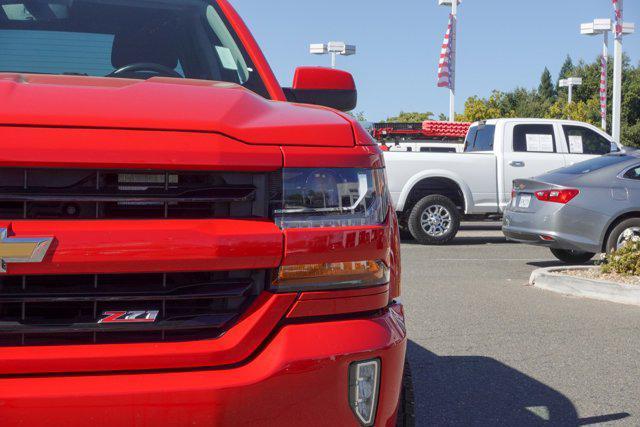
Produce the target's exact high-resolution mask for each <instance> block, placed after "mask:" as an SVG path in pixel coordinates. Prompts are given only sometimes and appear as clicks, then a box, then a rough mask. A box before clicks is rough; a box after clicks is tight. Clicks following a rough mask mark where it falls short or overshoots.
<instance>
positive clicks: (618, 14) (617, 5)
mask: <svg viewBox="0 0 640 427" xmlns="http://www.w3.org/2000/svg"><path fill="white" fill-rule="evenodd" d="M613 11H614V20H615V30H614V34H615V36H616V38H617V39H619V38H621V37H622V12H623V11H622V0H613Z"/></svg>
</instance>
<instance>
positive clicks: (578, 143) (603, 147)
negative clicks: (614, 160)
mask: <svg viewBox="0 0 640 427" xmlns="http://www.w3.org/2000/svg"><path fill="white" fill-rule="evenodd" d="M562 128H563V129H564V135H565V137H566V138H567V142H568V143H569V152H570V153H572V154H591V155H602V154H609V153H610V152H611V141H609V140H608V139H606V138H605V137H603V136H602V135H600V134H599V133H597V132H594V131H593V130H591V129H588V128H585V127H582V126H570V125H564V126H562Z"/></svg>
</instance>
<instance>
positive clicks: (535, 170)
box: [499, 123, 565, 209]
mask: <svg viewBox="0 0 640 427" xmlns="http://www.w3.org/2000/svg"><path fill="white" fill-rule="evenodd" d="M504 132H505V133H504V140H503V157H502V180H500V178H499V182H500V181H501V183H502V188H500V190H499V191H500V207H501V208H502V209H504V207H505V206H506V205H507V204H508V203H509V201H510V200H511V190H512V188H513V180H515V179H523V178H531V177H534V176H537V175H541V174H543V173H545V172H548V171H551V170H554V169H558V168H561V167H563V166H564V165H565V156H564V154H563V153H562V151H563V150H561V145H560V144H561V141H560V142H559V141H558V138H557V137H556V134H555V132H554V126H553V124H534V123H508V124H507V125H506V126H505V131H504Z"/></svg>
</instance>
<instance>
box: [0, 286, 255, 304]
mask: <svg viewBox="0 0 640 427" xmlns="http://www.w3.org/2000/svg"><path fill="white" fill-rule="evenodd" d="M250 289H251V282H249V281H246V282H240V283H234V284H196V285H190V286H183V287H179V288H176V289H174V290H172V291H164V292H163V291H162V290H160V291H151V290H150V291H146V292H144V291H139V292H136V291H130V292H126V291H125V292H118V293H108V292H105V293H101V292H94V293H92V294H87V293H83V294H74V293H71V292H69V293H64V292H62V293H61V292H56V291H53V292H50V293H34V294H27V293H22V292H21V293H13V292H0V304H1V303H8V302H20V303H32V302H65V301H163V300H168V299H170V300H173V301H180V300H196V299H218V298H238V297H242V296H243V295H245V294H246V293H247V292H248V291H249V290H250Z"/></svg>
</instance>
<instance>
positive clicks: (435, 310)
mask: <svg viewBox="0 0 640 427" xmlns="http://www.w3.org/2000/svg"><path fill="white" fill-rule="evenodd" d="M402 251H403V252H402V256H403V260H402V261H403V269H404V270H403V276H404V279H403V280H404V281H403V301H404V303H405V306H406V314H407V318H408V329H409V337H410V340H411V341H410V343H409V350H408V352H409V359H410V361H411V363H412V366H413V374H414V381H415V392H416V403H417V417H418V425H476V426H490V425H509V426H526V425H568V426H577V425H594V424H602V423H610V424H608V425H629V426H638V425H640V307H630V306H623V305H618V304H612V303H606V302H598V301H592V300H581V299H575V298H569V297H563V296H560V295H557V294H554V293H550V292H546V291H541V290H538V289H535V288H531V287H528V286H525V285H526V283H527V281H528V278H529V274H530V273H531V271H532V270H534V269H535V268H538V267H546V266H551V265H557V264H556V262H555V261H554V259H553V257H552V255H551V254H550V252H549V251H548V250H546V249H542V248H535V247H529V246H524V245H517V244H512V243H508V242H506V241H505V240H504V239H503V238H502V234H501V233H500V231H499V228H498V227H497V225H496V224H486V223H485V224H472V225H467V226H465V230H464V231H463V232H462V233H461V234H460V236H459V237H458V238H457V239H456V240H455V241H454V244H453V245H449V246H445V247H427V246H419V245H417V244H415V243H413V242H412V241H411V240H406V241H405V242H404V243H403V247H402Z"/></svg>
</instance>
